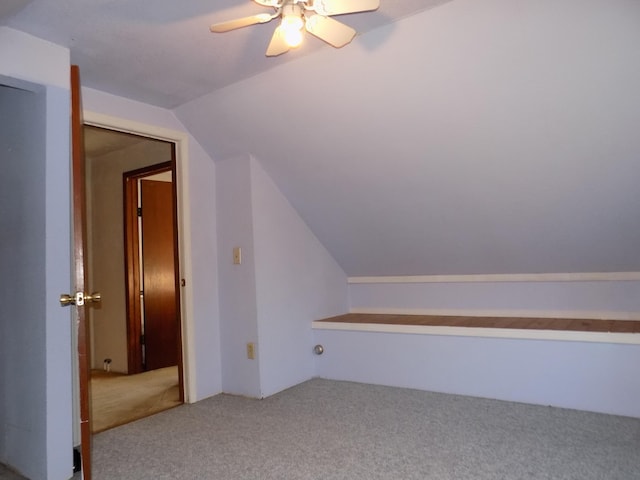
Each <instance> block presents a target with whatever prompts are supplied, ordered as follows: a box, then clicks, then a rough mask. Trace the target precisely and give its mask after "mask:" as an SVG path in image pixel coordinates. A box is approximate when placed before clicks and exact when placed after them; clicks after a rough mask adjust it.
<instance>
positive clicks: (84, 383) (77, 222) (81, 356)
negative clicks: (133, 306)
mask: <svg viewBox="0 0 640 480" xmlns="http://www.w3.org/2000/svg"><path fill="white" fill-rule="evenodd" d="M71 167H72V190H73V192H72V210H73V262H74V266H73V274H74V277H75V278H74V280H75V282H74V283H75V291H76V292H85V288H86V281H85V271H86V263H85V262H86V253H85V252H86V246H87V233H86V232H87V215H86V202H85V198H86V193H85V172H84V136H83V133H82V99H81V93H80V69H79V68H78V67H77V66H76V65H72V66H71ZM85 308H86V307H85V306H82V305H77V306H76V307H75V315H76V318H75V320H76V322H77V325H78V380H79V384H80V443H81V458H82V478H83V479H84V480H91V426H90V418H89V372H90V369H89V362H90V347H89V338H90V336H89V326H88V323H87V318H86V315H85Z"/></svg>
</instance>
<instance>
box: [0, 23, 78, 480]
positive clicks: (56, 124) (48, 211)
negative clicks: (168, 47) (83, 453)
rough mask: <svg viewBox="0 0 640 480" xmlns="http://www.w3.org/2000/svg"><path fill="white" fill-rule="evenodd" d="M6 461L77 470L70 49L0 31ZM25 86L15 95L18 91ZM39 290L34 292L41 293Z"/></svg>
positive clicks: (33, 471) (33, 472)
mask: <svg viewBox="0 0 640 480" xmlns="http://www.w3.org/2000/svg"><path fill="white" fill-rule="evenodd" d="M0 84H2V85H8V86H9V87H11V88H9V89H8V87H0V88H2V90H3V92H2V95H1V96H0V97H1V98H0V102H1V103H2V119H3V121H2V128H0V130H1V131H2V134H1V135H0V144H1V145H2V147H1V148H2V152H3V155H2V163H3V165H2V168H3V172H4V174H3V175H2V181H1V183H2V185H1V187H0V191H1V192H2V196H3V201H2V202H1V204H2V208H1V209H0V222H2V228H1V230H2V232H3V234H2V239H3V248H2V254H0V262H1V263H2V269H1V270H2V271H3V272H11V277H10V278H9V277H7V278H5V279H4V280H3V281H2V290H1V293H0V295H1V298H2V301H1V302H0V303H1V304H2V310H3V311H2V315H0V318H1V319H2V321H1V323H2V354H1V355H0V360H1V362H2V365H1V368H2V376H1V377H0V378H1V380H0V397H1V398H2V401H1V402H0V407H1V410H0V429H1V430H2V439H1V440H0V461H1V462H3V463H7V464H9V465H10V466H12V467H13V468H15V469H16V470H18V471H21V472H23V473H24V474H25V475H26V476H28V477H29V478H32V479H34V480H37V479H45V478H52V479H62V478H69V477H70V476H71V473H72V456H71V452H72V447H73V436H72V383H71V369H72V367H71V355H72V352H71V334H72V332H71V322H70V319H71V317H70V311H69V310H65V309H61V308H60V306H59V303H58V298H59V295H60V293H62V292H64V291H69V288H70V285H69V283H70V256H69V253H70V250H69V245H70V230H69V101H70V100H69V98H70V97H69V51H68V49H66V48H63V47H60V46H57V45H53V44H51V43H49V42H44V41H42V40H40V39H37V38H35V37H32V36H30V35H27V34H24V33H22V32H17V31H14V30H11V29H8V28H6V27H0ZM16 88H17V89H23V91H21V90H15V89H16ZM34 293H36V295H35V296H34Z"/></svg>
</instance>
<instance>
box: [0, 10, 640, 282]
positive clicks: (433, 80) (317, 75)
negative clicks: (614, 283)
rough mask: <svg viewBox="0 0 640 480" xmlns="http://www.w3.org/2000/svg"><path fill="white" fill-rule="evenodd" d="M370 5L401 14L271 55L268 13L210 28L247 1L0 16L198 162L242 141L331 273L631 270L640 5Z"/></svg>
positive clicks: (639, 112)
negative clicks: (138, 104)
mask: <svg viewBox="0 0 640 480" xmlns="http://www.w3.org/2000/svg"><path fill="white" fill-rule="evenodd" d="M382 2H383V5H396V6H398V5H400V6H402V5H404V7H403V8H404V10H403V12H404V13H399V11H396V10H394V8H395V7H388V8H390V10H389V11H388V12H395V13H385V11H384V10H382V11H381V12H376V13H375V14H358V15H354V16H350V17H353V18H349V19H345V22H346V23H350V24H352V25H354V26H356V27H357V28H358V29H359V30H361V31H363V32H365V33H364V34H362V35H361V36H359V37H357V38H356V40H355V41H354V42H353V43H352V44H350V45H348V46H347V47H345V48H343V49H340V50H334V49H332V48H330V47H324V46H322V45H319V44H314V43H313V42H310V43H309V44H308V45H307V46H308V47H309V48H308V49H306V50H305V49H303V50H299V51H297V52H293V54H292V53H289V54H286V55H285V56H283V57H279V58H277V59H265V58H264V57H263V52H264V47H265V46H266V43H267V42H268V37H269V35H270V32H271V31H272V29H271V27H268V26H266V28H263V27H265V26H263V25H259V26H256V27H255V28H253V27H252V29H251V30H249V29H243V30H241V31H237V32H233V33H231V34H228V35H227V36H224V37H215V38H216V40H215V43H214V42H212V41H211V37H210V35H211V34H209V33H208V32H207V31H206V26H208V24H209V23H211V22H212V21H214V20H215V19H219V14H221V13H225V17H226V14H227V13H228V14H229V15H228V17H234V16H236V14H240V13H247V10H251V11H250V12H248V13H254V12H255V9H252V8H249V7H251V5H249V7H244V6H241V3H242V2H235V3H234V2H232V1H231V0H228V1H226V2H214V3H215V5H216V7H214V6H213V3H212V2H204V1H199V0H189V1H187V2H182V3H180V7H179V8H178V7H177V6H176V5H177V4H175V5H173V4H172V5H173V6H168V7H166V9H164V10H163V9H161V8H160V7H159V6H157V5H156V4H155V3H157V2H155V3H154V4H153V5H151V2H150V0H143V1H142V2H136V3H135V4H130V7H128V8H127V10H126V11H124V10H122V7H121V6H120V5H116V4H115V3H114V2H109V1H107V2H98V3H96V2H81V1H80V0H64V1H61V2H46V1H44V0H34V1H33V2H31V3H30V4H29V5H27V6H26V7H25V8H23V9H22V10H21V11H20V12H19V13H18V14H16V15H13V16H11V17H10V18H9V19H8V20H6V21H5V23H8V24H9V25H10V26H13V27H14V28H19V29H23V30H25V31H27V32H29V33H33V34H35V35H38V36H43V37H45V38H47V39H49V40H51V41H54V42H56V43H60V44H63V45H67V46H70V48H71V53H72V59H73V60H74V61H76V62H77V63H79V64H80V67H81V70H82V72H83V80H84V81H85V84H87V80H88V82H89V83H88V86H91V87H93V88H96V89H99V90H103V91H106V92H109V93H115V94H118V95H122V96H126V97H130V98H135V99H137V100H140V101H143V102H147V103H152V104H155V105H160V106H165V107H169V108H172V107H176V108H175V109H174V111H175V113H176V115H177V116H178V118H179V119H180V120H181V121H182V122H183V123H184V124H185V126H186V127H187V128H188V129H189V131H190V132H191V133H192V134H193V135H194V136H195V138H196V139H197V140H198V141H199V142H200V143H201V144H202V145H203V146H204V148H205V149H206V150H207V151H208V152H209V154H210V155H211V157H212V158H213V159H214V160H222V159H226V158H229V157H234V156H236V155H246V154H250V155H253V156H254V157H256V158H257V159H258V160H259V161H260V162H261V163H262V164H263V166H264V167H265V169H266V170H267V171H268V172H269V173H270V175H272V177H273V178H274V180H275V181H276V183H277V184H278V186H279V187H280V188H281V189H282V191H283V192H284V193H285V195H287V197H288V199H289V201H290V202H291V203H292V204H293V206H294V207H295V208H296V209H297V210H298V211H299V212H300V214H301V216H302V217H303V218H304V220H305V221H306V222H307V223H308V224H309V226H310V227H311V229H312V230H313V231H314V232H315V233H316V235H317V236H318V238H319V239H320V241H321V242H322V243H323V244H324V245H325V246H326V247H327V248H328V249H329V251H330V252H331V253H332V254H333V255H334V257H335V258H336V260H338V262H339V263H340V264H341V266H342V267H343V268H344V270H345V272H346V273H347V274H348V275H407V274H418V275H426V274H483V273H552V272H607V271H639V270H640V254H639V248H638V246H639V245H640V208H639V207H640V188H638V178H640V135H638V132H640V95H639V94H638V87H637V85H640V49H638V48H637V45H640V2H637V1H634V0H515V1H514V0H483V1H482V2H478V1H477V0H453V1H449V2H418V1H413V0H411V1H408V0H397V1H391V0H387V1H386V2H385V0H382ZM90 5H91V6H90ZM61 6H62V7H61ZM254 7H255V5H254ZM60 9H62V11H61V12H60V11H59V10H60ZM227 9H228V10H227ZM214 10H215V11H214ZM240 10H242V12H240ZM401 10H402V9H401ZM96 12H97V14H99V15H103V16H104V17H106V20H104V23H100V22H98V23H97V24H96V23H95V19H96ZM78 14H81V15H84V17H86V18H87V19H86V20H85V23H84V24H83V25H82V26H81V27H75V26H74V27H71V26H69V25H66V23H65V22H66V20H64V21H62V20H60V19H59V18H58V17H64V16H65V15H66V16H71V17H74V18H75V20H78V18H77V15H78ZM366 15H371V16H366ZM47 16H51V17H56V18H58V20H57V21H54V22H52V24H51V25H45V24H44V23H43V22H44V20H43V19H44V18H46V17H47ZM87 16H88V17H87ZM84 17H83V18H84ZM228 17H226V18H228ZM33 18H36V19H37V21H32V20H31V19H33ZM371 19H373V20H371ZM60 22H61V23H62V26H58V27H55V26H54V25H58V24H60ZM360 22H362V25H359V23H360ZM367 22H371V23H367ZM203 25H204V26H205V28H204V29H203ZM185 27H187V28H185ZM74 29H76V30H74ZM187 31H189V32H192V33H186V32H187ZM70 32H72V33H70ZM185 35H186V36H187V38H186V39H183V36H185ZM172 42H174V43H175V45H172ZM218 42H220V43H218ZM205 44H206V45H207V47H206V48H204V47H203V45H205ZM126 45H129V49H127V47H126ZM210 45H218V46H215V47H214V46H211V47H209V46H210ZM219 45H222V47H219ZM185 46H186V47H187V48H186V50H183V49H184V48H185ZM208 48H212V52H215V54H214V53H211V55H212V56H211V57H206V58H205V59H204V60H203V55H204V53H203V52H204V51H206V49H208ZM217 48H223V49H224V51H223V52H221V51H218V50H216V49H217ZM305 48H306V46H305ZM129 50H130V51H129ZM187 51H188V52H187ZM163 55H164V56H165V57H164V58H165V65H163V66H162V61H161V60H162V58H163ZM167 59H168V60H167ZM198 62H199V64H198ZM119 65H124V66H123V67H120V66H119ZM211 72H215V74H214V73H211ZM221 208H232V206H228V207H227V206H221Z"/></svg>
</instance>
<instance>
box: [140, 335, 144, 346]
mask: <svg viewBox="0 0 640 480" xmlns="http://www.w3.org/2000/svg"><path fill="white" fill-rule="evenodd" d="M140 345H144V335H140Z"/></svg>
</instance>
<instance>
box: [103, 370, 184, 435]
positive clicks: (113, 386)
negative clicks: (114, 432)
mask: <svg viewBox="0 0 640 480" xmlns="http://www.w3.org/2000/svg"><path fill="white" fill-rule="evenodd" d="M180 403H181V402H180V394H179V390H178V367H167V368H161V369H158V370H152V371H150V372H144V373H140V374H137V375H123V374H118V373H107V372H103V371H102V370H94V371H92V372H91V431H92V432H93V433H98V432H102V431H104V430H108V429H109V428H113V427H117V426H118V425H123V424H125V423H129V422H132V421H134V420H138V419H140V418H144V417H147V416H149V415H153V414H154V413H158V412H161V411H163V410H167V409H169V408H172V407H175V406H176V405H180Z"/></svg>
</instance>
